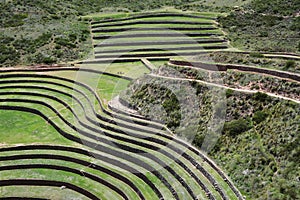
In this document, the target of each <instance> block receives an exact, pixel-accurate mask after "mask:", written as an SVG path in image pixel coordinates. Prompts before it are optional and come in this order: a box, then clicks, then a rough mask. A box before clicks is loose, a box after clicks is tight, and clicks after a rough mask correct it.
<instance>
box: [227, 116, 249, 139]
mask: <svg viewBox="0 0 300 200" xmlns="http://www.w3.org/2000/svg"><path fill="white" fill-rule="evenodd" d="M251 128H252V126H251V124H250V121H249V120H246V119H238V120H233V121H230V122H226V123H225V125H224V132H225V133H227V134H229V135H231V136H236V135H238V134H240V133H243V132H245V131H247V130H249V129H251Z"/></svg>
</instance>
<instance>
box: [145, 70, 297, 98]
mask: <svg viewBox="0 0 300 200" xmlns="http://www.w3.org/2000/svg"><path fill="white" fill-rule="evenodd" d="M149 75H150V76H153V77H159V78H165V79H170V80H181V81H196V82H198V83H202V84H206V85H210V86H214V87H219V88H224V89H231V90H233V91H238V92H244V93H250V94H254V93H257V92H261V93H264V94H267V95H268V96H271V97H276V98H279V99H284V100H288V101H292V102H295V103H297V104H300V100H296V99H292V98H288V97H284V96H281V95H277V94H273V93H269V92H264V91H258V90H247V89H238V88H231V87H228V86H224V85H220V84H215V83H208V82H205V81H201V80H196V79H188V78H177V77H168V76H161V75H157V74H149Z"/></svg>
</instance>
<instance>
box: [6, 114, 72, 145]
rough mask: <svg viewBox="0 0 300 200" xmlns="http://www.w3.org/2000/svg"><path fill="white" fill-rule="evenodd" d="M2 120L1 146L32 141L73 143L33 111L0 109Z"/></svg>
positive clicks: (30, 142)
mask: <svg viewBox="0 0 300 200" xmlns="http://www.w3.org/2000/svg"><path fill="white" fill-rule="evenodd" d="M0 121H1V125H0V141H1V146H2V145H15V144H32V143H47V144H53V143H55V144H63V145H70V144H73V143H72V142H70V141H69V140H67V139H65V138H64V137H62V136H61V135H60V134H59V133H58V132H57V131H56V130H55V129H54V128H53V127H52V126H51V125H50V124H48V123H47V122H46V121H45V120H44V119H42V118H41V117H39V116H37V115H34V114H31V113H25V112H20V111H10V110H0Z"/></svg>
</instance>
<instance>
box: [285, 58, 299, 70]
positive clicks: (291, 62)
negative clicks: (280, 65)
mask: <svg viewBox="0 0 300 200" xmlns="http://www.w3.org/2000/svg"><path fill="white" fill-rule="evenodd" d="M295 67H296V62H295V61H294V60H288V61H286V63H285V66H284V69H285V70H288V69H290V68H295Z"/></svg>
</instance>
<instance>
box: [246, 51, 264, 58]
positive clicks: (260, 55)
mask: <svg viewBox="0 0 300 200" xmlns="http://www.w3.org/2000/svg"><path fill="white" fill-rule="evenodd" d="M249 55H250V56H251V57H255V58H263V57H264V55H263V54H261V53H259V52H251V53H250V54H249Z"/></svg>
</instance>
